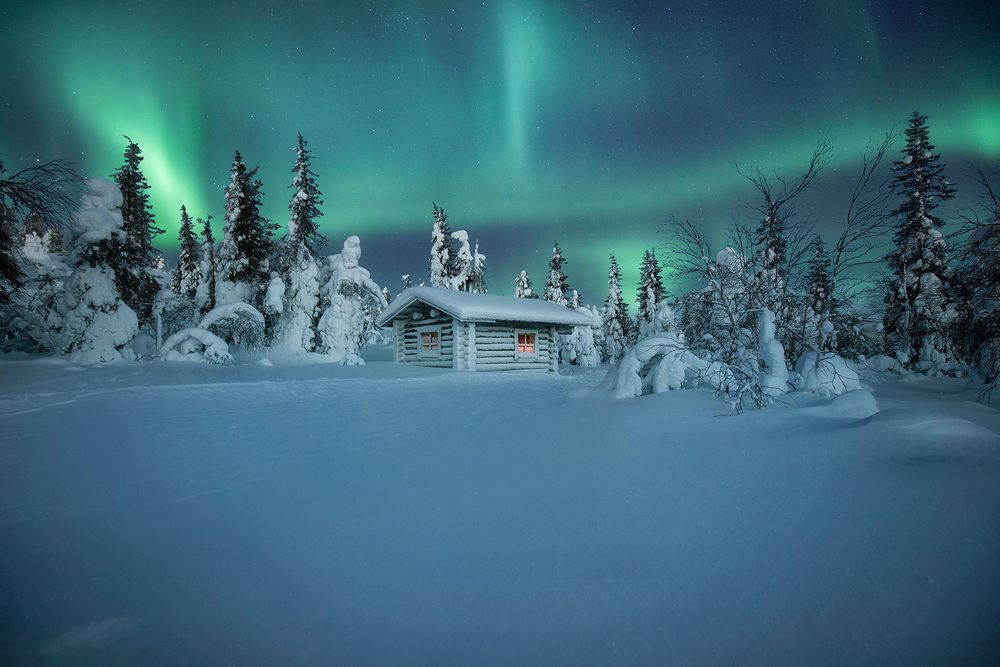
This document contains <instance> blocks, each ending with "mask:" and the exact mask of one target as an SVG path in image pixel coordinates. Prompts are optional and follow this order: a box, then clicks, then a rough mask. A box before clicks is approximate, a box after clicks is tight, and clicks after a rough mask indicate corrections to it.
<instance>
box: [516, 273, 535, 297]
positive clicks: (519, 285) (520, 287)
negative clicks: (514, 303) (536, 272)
mask: <svg viewBox="0 0 1000 667" xmlns="http://www.w3.org/2000/svg"><path fill="white" fill-rule="evenodd" d="M514 297H515V298H518V299H537V298H538V295H536V294H535V292H534V291H533V289H532V285H531V278H529V277H528V272H527V271H521V272H520V273H518V274H517V275H516V276H514Z"/></svg>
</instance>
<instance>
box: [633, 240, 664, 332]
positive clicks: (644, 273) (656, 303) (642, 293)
mask: <svg viewBox="0 0 1000 667" xmlns="http://www.w3.org/2000/svg"><path fill="white" fill-rule="evenodd" d="M666 296H667V290H666V289H665V288H664V287H663V272H662V270H661V269H660V262H659V260H657V259H656V255H655V254H654V253H653V252H652V251H650V250H647V251H646V252H645V254H643V257H642V266H641V267H640V268H639V289H638V295H637V298H636V301H637V302H638V303H639V313H638V317H637V318H636V319H637V323H638V325H639V330H640V332H641V333H644V332H645V331H646V330H647V329H648V328H649V327H650V326H651V325H652V324H653V320H654V319H655V318H656V311H657V310H658V309H659V307H660V304H661V303H663V300H664V299H665V298H666Z"/></svg>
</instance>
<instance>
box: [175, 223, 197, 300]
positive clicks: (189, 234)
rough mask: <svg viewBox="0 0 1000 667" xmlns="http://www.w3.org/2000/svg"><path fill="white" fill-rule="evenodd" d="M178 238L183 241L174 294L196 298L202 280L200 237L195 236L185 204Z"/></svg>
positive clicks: (176, 271)
mask: <svg viewBox="0 0 1000 667" xmlns="http://www.w3.org/2000/svg"><path fill="white" fill-rule="evenodd" d="M177 238H178V239H179V240H180V242H181V244H180V245H181V254H180V257H179V258H178V259H177V268H176V270H175V271H174V282H173V285H172V289H173V292H174V294H177V295H178V296H185V297H187V298H189V299H194V298H195V294H196V293H197V291H198V284H199V283H200V282H201V264H200V261H199V257H198V255H199V247H198V238H197V237H196V236H195V233H194V226H193V225H192V224H191V216H189V215H188V212H187V207H185V206H183V205H182V206H181V228H180V231H179V232H178V233H177Z"/></svg>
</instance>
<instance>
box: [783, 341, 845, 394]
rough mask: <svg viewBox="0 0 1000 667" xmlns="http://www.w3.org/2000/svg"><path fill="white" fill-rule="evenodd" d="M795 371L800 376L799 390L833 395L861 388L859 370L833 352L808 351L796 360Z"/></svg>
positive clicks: (797, 386) (797, 384)
mask: <svg viewBox="0 0 1000 667" xmlns="http://www.w3.org/2000/svg"><path fill="white" fill-rule="evenodd" d="M795 372H796V374H797V375H798V376H799V379H798V382H797V383H796V389H798V390H799V391H808V392H811V393H815V394H819V395H820V396H826V397H831V396H839V395H840V394H843V393H846V392H848V391H854V390H855V389H861V380H860V378H859V377H858V374H857V372H855V371H854V369H852V368H851V367H850V366H849V365H848V363H847V361H846V360H844V358H843V357H841V356H840V355H837V354H834V353H833V352H816V351H815V350H813V351H809V352H806V353H805V354H803V355H802V356H801V357H799V360H798V362H796V364H795Z"/></svg>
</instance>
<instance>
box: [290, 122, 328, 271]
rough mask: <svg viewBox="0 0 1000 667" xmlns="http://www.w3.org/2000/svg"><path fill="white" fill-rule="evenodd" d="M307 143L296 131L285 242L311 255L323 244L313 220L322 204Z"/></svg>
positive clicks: (320, 213)
mask: <svg viewBox="0 0 1000 667" xmlns="http://www.w3.org/2000/svg"><path fill="white" fill-rule="evenodd" d="M306 146H307V142H306V140H305V139H303V138H302V133H301V132H300V133H299V137H298V144H297V146H296V148H295V166H294V167H292V173H294V174H295V177H294V178H293V179H292V184H291V185H290V186H289V187H291V188H293V190H294V194H293V195H292V200H291V202H289V204H288V210H289V211H290V212H291V215H289V217H288V236H287V239H288V243H287V245H288V246H289V247H292V248H296V249H297V248H307V249H308V250H309V253H310V255H312V256H315V255H316V251H317V248H318V247H319V246H320V245H322V244H324V243H326V239H325V238H323V236H321V235H320V233H319V228H318V226H317V224H316V219H317V218H319V217H320V216H322V215H323V213H322V211H320V210H319V206H320V205H322V204H323V200H322V199H321V198H320V197H321V196H322V195H323V193H322V192H320V191H319V186H318V185H317V184H316V174H315V173H313V171H312V167H311V164H310V163H311V160H312V156H311V153H310V151H309V149H308V148H307V147H306Z"/></svg>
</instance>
